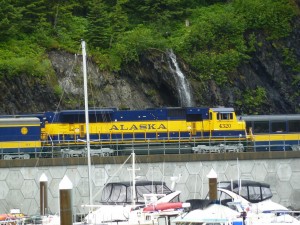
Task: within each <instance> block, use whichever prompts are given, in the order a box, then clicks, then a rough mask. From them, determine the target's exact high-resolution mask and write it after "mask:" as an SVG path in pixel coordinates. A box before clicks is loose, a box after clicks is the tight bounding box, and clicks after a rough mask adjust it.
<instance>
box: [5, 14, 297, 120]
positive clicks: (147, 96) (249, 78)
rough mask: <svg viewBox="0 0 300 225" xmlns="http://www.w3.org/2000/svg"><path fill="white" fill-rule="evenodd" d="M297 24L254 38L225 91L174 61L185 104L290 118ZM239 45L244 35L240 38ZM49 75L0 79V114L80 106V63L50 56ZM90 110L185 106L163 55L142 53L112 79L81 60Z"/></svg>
mask: <svg viewBox="0 0 300 225" xmlns="http://www.w3.org/2000/svg"><path fill="white" fill-rule="evenodd" d="M299 27H300V21H299V19H298V20H296V21H295V22H294V30H293V32H292V33H291V34H290V36H289V37H287V38H285V39H282V40H280V41H271V40H267V38H266V37H265V36H264V34H260V35H257V36H256V45H255V50H254V51H253V52H252V53H251V55H250V59H249V60H247V61H245V62H243V63H242V64H241V65H240V66H239V67H238V68H237V69H236V70H235V71H233V72H232V73H231V74H229V75H228V82H227V83H226V84H222V85H218V84H217V83H216V82H214V81H213V80H205V81H204V80H199V79H198V78H197V77H198V76H197V74H196V73H195V71H193V69H192V68H190V67H189V65H187V64H186V63H185V62H184V61H183V60H182V59H181V58H180V56H178V55H177V57H176V60H177V63H178V66H179V67H180V69H181V71H182V73H183V74H184V75H185V76H186V78H187V80H188V81H189V84H190V87H191V90H190V92H191V96H192V99H193V100H192V105H195V106H211V107H213V106H227V107H234V108H236V110H237V111H238V113H240V114H242V113H243V114H245V113H246V114H252V113H260V114H276V113H298V112H299V111H300V106H299V104H300V97H299V95H300V91H299V85H300V50H299V48H298V46H300V29H299ZM245 38H247V35H245ZM48 57H49V59H50V61H51V63H52V67H53V71H54V72H52V73H50V72H49V74H52V75H47V76H46V77H43V78H40V77H31V76H28V75H26V74H21V75H19V76H18V77H14V78H9V77H5V76H4V77H2V78H1V80H0V82H1V86H0V88H1V90H0V91H1V93H4V94H3V95H2V96H0V102H2V107H1V114H18V113H31V112H39V111H48V110H61V109H76V108H83V107H84V103H83V102H84V96H83V75H82V72H81V71H82V70H81V66H82V59H81V56H80V55H78V56H76V55H73V54H70V53H67V52H63V51H58V50H56V51H50V52H48ZM87 68H88V85H89V87H88V90H89V105H90V107H96V108H97V107H116V108H131V109H143V108H147V107H176V106H187V105H186V102H185V101H184V100H182V99H181V97H180V95H179V91H178V88H179V87H178V82H176V79H175V77H174V69H172V66H171V65H170V56H169V54H168V52H167V51H166V52H162V51H159V50H154V49H152V50H148V51H147V52H145V53H144V54H143V55H141V56H140V60H139V62H138V63H130V64H126V65H124V66H123V68H122V70H121V71H120V72H105V71H100V70H99V68H98V67H97V65H95V64H94V63H93V61H92V59H91V58H89V59H88V63H87Z"/></svg>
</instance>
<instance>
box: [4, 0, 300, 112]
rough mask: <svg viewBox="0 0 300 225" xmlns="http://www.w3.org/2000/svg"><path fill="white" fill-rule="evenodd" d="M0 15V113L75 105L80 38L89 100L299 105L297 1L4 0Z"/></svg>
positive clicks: (79, 102)
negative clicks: (185, 88)
mask: <svg viewBox="0 0 300 225" xmlns="http://www.w3.org/2000/svg"><path fill="white" fill-rule="evenodd" d="M100 12H101V13H100ZM0 14H1V15H2V17H0V18H2V19H0V28H1V29H0V30H1V31H0V36H1V39H0V40H1V41H0V53H1V54H0V82H1V86H0V87H1V89H0V93H1V95H0V102H1V103H2V104H1V105H2V107H1V114H18V113H30V112H39V111H48V110H59V109H75V108H82V107H83V106H84V105H83V100H84V98H83V88H82V83H83V81H82V72H81V63H82V62H81V57H80V54H81V52H80V51H81V50H80V39H81V38H84V39H85V40H86V42H87V45H88V76H89V102H90V107H117V108H132V109H142V108H147V107H166V106H212V107H213V106H220V105H222V106H227V107H234V108H235V109H236V110H237V111H238V113H239V114H262V113H263V114H277V113H299V112H300V97H299V95H300V91H299V90H300V89H299V86H300V50H299V48H298V46H300V29H299V28H300V17H299V1H292V0H264V1H263V0H234V1H221V0H220V1H217V0H215V1H203V2H202V1H200V2H197V3H195V2H194V1H189V0H184V1H170V0H164V1H152V2H151V3H149V2H147V1H142V2H141V1H136V0H123V1H120V0H116V1H104V0H93V1H84V0H81V1H79V0H74V1H66V2H64V3H61V2H59V1H58V2H56V1H46V0H35V1H30V2H27V1H7V2H6V3H5V5H4V7H2V9H0ZM170 52H174V54H175V57H176V63H177V66H178V68H179V69H180V71H181V72H182V74H183V75H184V76H185V77H186V78H187V81H188V83H189V86H190V90H189V92H190V94H191V96H192V99H191V102H190V103H187V101H186V99H182V98H183V97H182V96H181V94H180V92H179V86H178V81H176V79H175V78H174V70H175V69H176V68H175V65H174V62H172V59H171V57H170ZM179 83H180V81H179Z"/></svg>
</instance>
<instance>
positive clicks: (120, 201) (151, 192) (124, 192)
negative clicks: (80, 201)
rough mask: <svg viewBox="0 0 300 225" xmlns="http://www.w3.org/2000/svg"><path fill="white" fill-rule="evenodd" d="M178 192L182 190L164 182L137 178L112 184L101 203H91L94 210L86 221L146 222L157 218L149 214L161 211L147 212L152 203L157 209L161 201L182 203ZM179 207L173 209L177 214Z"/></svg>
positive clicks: (106, 190)
mask: <svg viewBox="0 0 300 225" xmlns="http://www.w3.org/2000/svg"><path fill="white" fill-rule="evenodd" d="M134 188H135V190H136V191H135V192H136V198H135V202H134V203H133V202H132V190H133V189H134ZM179 195H180V191H174V192H173V191H172V190H170V189H169V188H168V187H167V186H166V184H165V183H164V182H161V181H136V183H135V186H133V183H132V182H113V183H109V184H107V185H106V186H105V188H104V189H103V191H102V196H101V200H100V204H99V205H93V206H92V207H93V208H95V210H94V211H92V212H90V213H89V214H88V215H87V216H86V217H85V219H84V221H83V222H84V223H87V224H104V223H105V224H121V223H122V224H123V223H124V224H131V225H133V224H146V221H149V220H151V221H153V220H155V218H153V217H151V218H149V217H147V216H146V215H150V214H151V215H154V214H155V213H154V212H158V210H153V211H152V212H151V211H145V210H144V209H145V207H150V206H153V207H154V209H155V207H156V206H157V205H159V204H160V205H159V206H162V205H163V204H166V203H169V205H172V204H173V203H179ZM165 206H166V205H165ZM176 207H177V208H176V210H175V209H174V210H173V212H175V211H176V213H177V212H178V211H177V209H178V206H176ZM179 208H182V207H179ZM160 211H164V210H160ZM168 211H170V209H169V210H168ZM176 215H178V213H177V214H176ZM141 221H144V223H141ZM148 224H153V223H152V222H151V223H148Z"/></svg>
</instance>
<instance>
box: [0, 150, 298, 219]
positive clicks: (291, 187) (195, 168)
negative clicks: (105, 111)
mask: <svg viewBox="0 0 300 225" xmlns="http://www.w3.org/2000/svg"><path fill="white" fill-rule="evenodd" d="M126 159H127V156H118V157H92V184H93V187H92V188H93V193H94V196H95V198H94V202H95V203H97V200H98V199H99V197H100V193H101V188H102V187H103V186H104V184H105V183H106V182H108V181H125V180H131V172H130V171H128V170H127V168H128V167H130V162H131V161H130V160H129V161H128V162H127V163H126V164H124V165H123V167H122V169H120V167H121V166H122V164H123V163H124V162H125V161H126ZM136 162H137V165H136V166H137V167H139V168H140V170H138V171H137V172H136V174H137V176H139V177H140V179H144V180H145V179H146V180H159V181H165V182H166V183H167V184H168V186H169V187H170V186H171V181H170V178H171V177H173V176H180V175H181V178H180V180H179V181H178V183H177V185H176V189H177V190H181V191H182V195H181V200H187V199H192V198H204V197H205V196H206V194H207V192H208V179H207V178H206V175H207V174H208V173H209V171H210V170H211V169H212V168H213V169H214V170H215V171H216V173H217V174H218V180H219V181H222V180H234V179H237V178H238V171H239V175H240V178H241V179H248V180H249V179H251V180H255V181H263V182H266V183H269V184H270V185H271V188H272V192H273V200H274V201H276V202H278V203H281V204H283V205H285V206H288V207H292V208H294V209H300V152H260V153H254V152H252V153H226V154H184V155H149V156H137V157H136ZM43 173H44V174H46V176H47V178H48V206H49V211H50V212H52V213H57V212H59V189H58V186H59V183H60V182H61V180H62V179H63V177H64V175H67V176H68V177H69V179H70V180H71V182H72V183H73V186H74V188H73V205H74V210H73V211H74V212H76V213H86V212H87V209H85V208H82V207H81V205H82V204H87V203H88V201H89V197H88V194H89V190H88V169H87V159H86V158H56V159H29V160H0V213H5V212H8V211H9V210H10V209H12V208H20V209H21V211H22V212H23V213H26V214H30V215H32V214H38V213H39V210H40V207H39V202H40V196H39V179H40V177H41V175H42V174H43Z"/></svg>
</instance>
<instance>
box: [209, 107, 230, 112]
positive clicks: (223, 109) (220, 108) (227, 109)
mask: <svg viewBox="0 0 300 225" xmlns="http://www.w3.org/2000/svg"><path fill="white" fill-rule="evenodd" d="M211 109H212V110H213V111H215V112H234V109H233V108H225V107H218V108H211Z"/></svg>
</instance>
